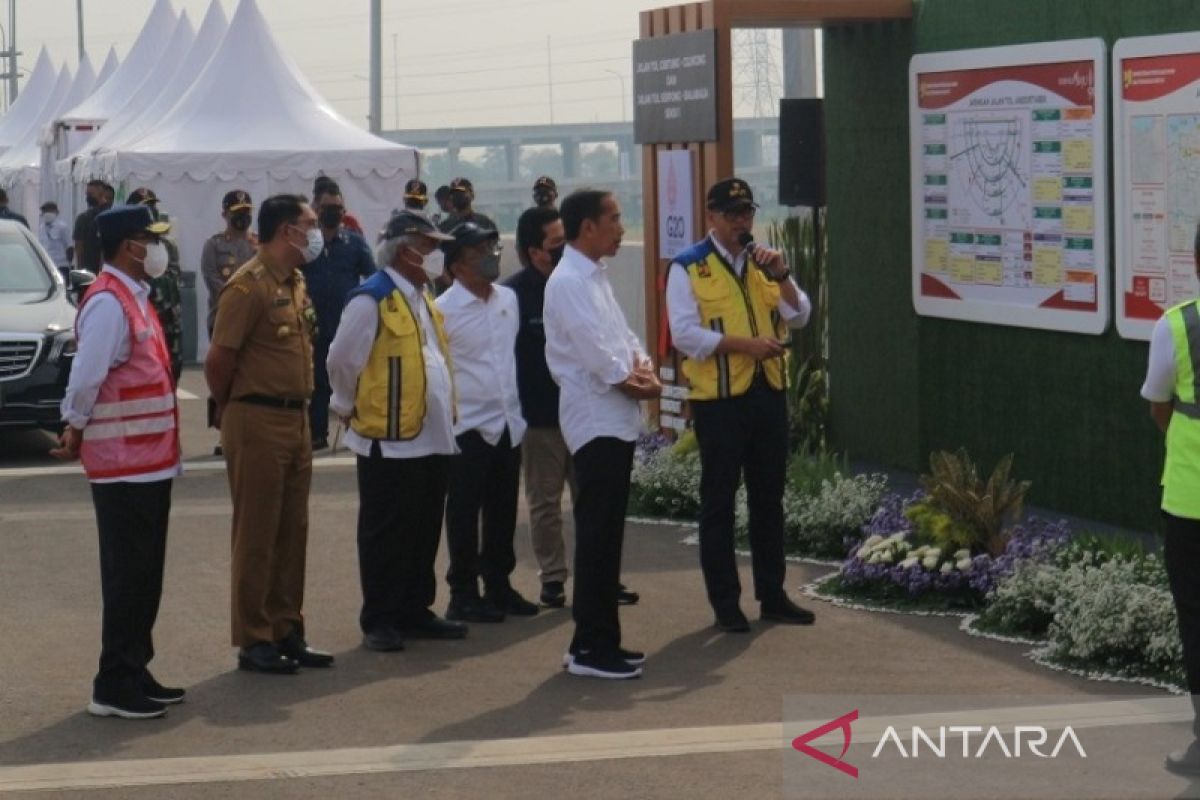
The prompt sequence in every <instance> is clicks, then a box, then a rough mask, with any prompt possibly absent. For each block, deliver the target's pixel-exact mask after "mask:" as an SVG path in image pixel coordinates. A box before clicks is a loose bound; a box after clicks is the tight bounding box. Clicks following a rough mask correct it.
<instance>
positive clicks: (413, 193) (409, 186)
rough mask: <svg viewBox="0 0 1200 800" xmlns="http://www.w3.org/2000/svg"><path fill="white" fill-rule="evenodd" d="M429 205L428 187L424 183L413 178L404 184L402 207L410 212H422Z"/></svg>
mask: <svg viewBox="0 0 1200 800" xmlns="http://www.w3.org/2000/svg"><path fill="white" fill-rule="evenodd" d="M428 203H429V187H427V186H426V185H425V181H422V180H417V179H416V178H413V179H412V180H411V181H409V182H408V183H406V184H404V207H405V208H407V209H410V210H412V211H424V210H425V206H426V205H428Z"/></svg>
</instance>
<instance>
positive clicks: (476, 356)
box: [437, 281, 525, 447]
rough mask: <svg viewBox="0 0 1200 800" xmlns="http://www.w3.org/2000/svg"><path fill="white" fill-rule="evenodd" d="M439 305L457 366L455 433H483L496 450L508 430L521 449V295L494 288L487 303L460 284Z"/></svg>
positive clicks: (523, 426) (511, 439)
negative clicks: (518, 373) (519, 361)
mask: <svg viewBox="0 0 1200 800" xmlns="http://www.w3.org/2000/svg"><path fill="white" fill-rule="evenodd" d="M437 305H438V308H440V309H441V311H442V316H444V317H445V319H446V336H447V338H448V339H449V340H450V356H451V359H452V360H453V362H454V389H455V391H456V392H457V395H456V397H457V399H458V421H457V422H456V423H455V424H454V434H455V435H456V436H458V435H460V434H463V433H466V432H467V431H478V432H479V435H480V436H482V437H483V440H484V441H485V442H487V443H488V444H490V445H492V446H493V447H495V446H496V445H497V444H498V443H499V442H500V437H501V436H503V435H504V429H505V428H508V438H509V441H511V442H512V446H513V447H517V446H518V445H520V444H521V440H522V439H523V438H524V437H525V418H524V417H523V416H521V396H520V393H519V392H518V391H517V358H516V346H517V329H518V328H519V327H520V322H521V318H520V313H519V311H518V309H517V293H516V292H514V291H513V290H512V289H509V288H508V287H507V286H499V285H495V286H492V290H491V293H490V294H489V295H488V299H487V300H484V299H482V298H480V297H478V296H476V295H474V294H472V293H471V292H470V291H468V290H467V289H466V288H465V287H464V286H463V285H462V284H461V283H459V282H457V281H455V283H454V284H453V285H452V286H451V287H450V288H449V289H447V290H446V293H445V294H443V295H442V296H441V297H439V298H438V299H437Z"/></svg>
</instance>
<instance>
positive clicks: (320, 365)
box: [308, 338, 333, 442]
mask: <svg viewBox="0 0 1200 800" xmlns="http://www.w3.org/2000/svg"><path fill="white" fill-rule="evenodd" d="M329 342H330V340H328V339H324V338H317V339H314V340H313V393H312V399H311V400H310V401H309V404H308V424H309V427H310V428H311V429H312V439H313V441H314V442H318V441H320V440H321V439H328V438H329V398H330V395H332V393H333V389H331V388H330V386H329V370H328V369H326V367H325V360H326V359H327V358H329Z"/></svg>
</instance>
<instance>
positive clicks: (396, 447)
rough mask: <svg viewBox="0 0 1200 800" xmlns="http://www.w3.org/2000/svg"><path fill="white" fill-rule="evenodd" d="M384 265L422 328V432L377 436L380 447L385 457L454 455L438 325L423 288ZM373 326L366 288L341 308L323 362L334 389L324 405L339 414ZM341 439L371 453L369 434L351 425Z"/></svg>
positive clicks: (350, 404)
mask: <svg viewBox="0 0 1200 800" xmlns="http://www.w3.org/2000/svg"><path fill="white" fill-rule="evenodd" d="M384 271H385V272H386V273H387V274H388V275H389V276H390V277H391V279H392V281H393V282H394V283H395V284H396V288H397V289H399V290H400V293H401V294H403V295H404V299H405V300H407V301H408V307H409V308H411V309H412V311H413V314H415V315H416V316H417V319H418V321H419V322H420V325H421V330H422V331H423V336H422V337H421V354H422V355H423V356H424V357H425V419H424V420H422V423H421V432H420V433H419V434H417V436H416V437H415V438H413V439H410V440H408V441H406V442H389V441H383V440H380V442H379V447H380V451H381V453H382V455H383V457H384V458H421V457H423V456H431V455H453V454H454V453H457V452H458V447H457V445H455V443H454V422H453V419H454V409H453V400H452V399H451V397H452V386H453V383H452V382H451V379H450V369H449V367H448V366H447V364H446V359H444V358H443V357H442V351H441V350H440V349H438V337H437V329H436V328H435V327H434V325H433V318H432V317H431V316H430V314H429V309H427V308H426V307H425V300H424V298H423V294H424V292H423V291H422V290H421V289H419V288H418V287H416V286H413V285H412V284H411V283H409V282H408V281H407V280H405V279H404V278H403V277H401V276H400V273H398V272H396V270H394V269H392V268H391V267H384ZM378 327H379V305H378V304H377V303H376V302H375V299H374V298H373V297H371V296H370V295H366V294H360V295H357V296H355V297H353V298H351V300H350V302H349V303H347V304H346V309H345V310H344V311H343V312H342V321H341V323H340V324H339V325H338V329H337V333H336V334H334V337H333V341H332V342H331V343H330V345H329V358H328V359H326V362H325V365H326V367H327V369H328V371H329V386H330V388H331V389H332V390H333V396H332V397H330V399H329V407H330V408H331V409H332V410H333V413H335V414H337V415H338V416H339V417H348V416H350V413H351V412H352V411H353V410H354V401H355V398H356V397H357V396H358V376H359V375H360V374H361V373H362V371H363V367H364V366H366V364H367V359H368V358H370V356H371V348H372V346H374V344H375V333H376V330H377V329H378ZM345 442H346V448H347V449H349V450H350V451H351V452H352V453H356V454H357V455H360V456H369V455H370V454H371V443H372V440H371V439H368V438H367V437H365V436H361V435H359V434H358V433H357V432H355V431H354V430H353V429H350V428H347V429H346V433H345Z"/></svg>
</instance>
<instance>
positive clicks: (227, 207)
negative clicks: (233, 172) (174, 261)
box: [200, 189, 258, 336]
mask: <svg viewBox="0 0 1200 800" xmlns="http://www.w3.org/2000/svg"><path fill="white" fill-rule="evenodd" d="M253 213H254V204H253V202H252V201H251V200H250V195H249V193H247V192H245V191H243V190H242V189H234V190H233V191H231V192H226V194H225V197H224V199H222V200H221V217H222V218H223V219H224V220H225V230H223V231H221V232H220V233H214V234H213V235H212V236H210V237H209V238H208V240H207V241H206V242H205V243H204V249H203V250H201V251H200V274H201V275H202V276H204V286H205V288H206V289H208V335H209V336H212V328H213V319H214V318H215V316H216V313H217V296H218V295H219V294H221V287H223V286H224V285H225V282H226V281H228V280H229V278H230V277H231V276H232V275H233V273H235V272H237V269H238V267H240V266H241V265H242V264H245V263H246V262H247V261H249V260H250V259H252V258H254V252H255V250H257V248H258V240H257V239H256V238H255V236H254V234H253V233H251V232H250V224H251V222H252V219H253V217H252V215H253Z"/></svg>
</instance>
